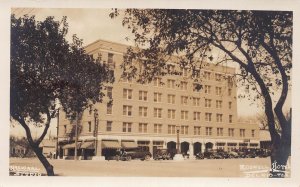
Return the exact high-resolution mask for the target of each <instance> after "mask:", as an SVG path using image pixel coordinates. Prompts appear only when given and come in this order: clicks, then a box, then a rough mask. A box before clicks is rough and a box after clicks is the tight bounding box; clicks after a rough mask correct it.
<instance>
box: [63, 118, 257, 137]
mask: <svg viewBox="0 0 300 187" xmlns="http://www.w3.org/2000/svg"><path fill="white" fill-rule="evenodd" d="M88 126H89V127H88V129H89V132H91V131H92V127H91V122H88ZM162 126H163V125H162V124H157V123H155V124H154V128H153V133H156V134H160V133H162ZM213 129H214V128H213V127H205V135H207V136H211V135H212V132H213ZM215 129H216V133H217V136H224V128H222V127H218V128H215ZM193 130H194V135H200V133H201V127H200V126H194V129H193ZM235 130H238V129H234V128H228V131H227V132H228V136H231V137H234V136H235ZM106 131H112V121H107V123H106ZM176 131H179V133H180V134H188V133H189V126H187V125H181V126H179V128H177V126H176V125H168V134H176ZM122 132H132V123H131V122H123V126H122ZM138 132H140V133H148V124H147V123H139V124H138ZM65 133H66V125H65ZM245 133H246V129H239V136H240V137H245ZM251 137H255V130H251Z"/></svg>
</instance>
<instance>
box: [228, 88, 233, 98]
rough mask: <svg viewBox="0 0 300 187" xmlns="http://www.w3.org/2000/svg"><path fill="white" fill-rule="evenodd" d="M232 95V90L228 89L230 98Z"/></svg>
mask: <svg viewBox="0 0 300 187" xmlns="http://www.w3.org/2000/svg"><path fill="white" fill-rule="evenodd" d="M231 95H232V89H231V88H228V96H231Z"/></svg>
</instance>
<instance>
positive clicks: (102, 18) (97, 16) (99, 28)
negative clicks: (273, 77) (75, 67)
mask: <svg viewBox="0 0 300 187" xmlns="http://www.w3.org/2000/svg"><path fill="white" fill-rule="evenodd" d="M12 12H13V13H15V14H16V15H17V16H22V15H24V14H29V15H35V16H36V19H37V20H44V19H45V18H46V17H47V16H54V18H55V19H56V20H61V19H62V17H63V16H67V22H68V24H69V34H68V36H67V37H68V40H69V41H71V38H72V35H73V34H76V35H77V36H78V37H79V38H81V39H83V42H84V45H87V44H90V43H92V42H94V41H96V40H98V39H104V40H109V41H113V42H118V43H123V44H128V45H133V42H132V41H133V35H132V34H131V32H130V31H129V30H128V29H126V28H125V27H123V26H122V16H119V17H117V18H115V19H111V18H110V17H109V13H110V12H111V9H58V8H56V9H54V8H52V9H51V8H47V9H45V8H44V9H31V8H27V9H25V8H17V9H12ZM125 38H129V40H128V41H127V40H126V39H125ZM238 92H242V89H241V88H240V89H239V90H238ZM290 93H291V92H290ZM286 103H287V105H286V106H285V108H286V109H289V108H290V105H291V97H290V96H289V97H288V100H287V102H286ZM260 112H262V108H261V106H258V105H257V103H252V102H251V101H248V100H247V99H238V116H253V115H255V114H256V113H260ZM53 121H54V123H53V124H52V125H51V129H50V130H51V134H52V135H54V134H56V120H53ZM32 130H33V136H35V134H36V133H35V131H36V130H35V129H32ZM40 130H41V129H38V130H37V135H38V134H39V133H40ZM23 131H24V130H23V128H22V127H20V126H18V125H16V127H15V128H13V129H12V132H11V133H12V134H19V133H20V132H23Z"/></svg>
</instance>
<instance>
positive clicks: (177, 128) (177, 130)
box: [176, 125, 180, 154]
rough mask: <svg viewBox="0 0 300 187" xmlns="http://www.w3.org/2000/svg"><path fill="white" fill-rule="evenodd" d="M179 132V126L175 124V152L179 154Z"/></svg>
mask: <svg viewBox="0 0 300 187" xmlns="http://www.w3.org/2000/svg"><path fill="white" fill-rule="evenodd" d="M179 132H180V126H179V125H177V126H176V134H177V143H176V145H177V148H176V150H177V152H176V153H177V154H180V146H179V145H180V141H179Z"/></svg>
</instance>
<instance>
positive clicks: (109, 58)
mask: <svg viewBox="0 0 300 187" xmlns="http://www.w3.org/2000/svg"><path fill="white" fill-rule="evenodd" d="M107 63H108V64H113V63H114V54H112V53H108V56H107Z"/></svg>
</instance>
